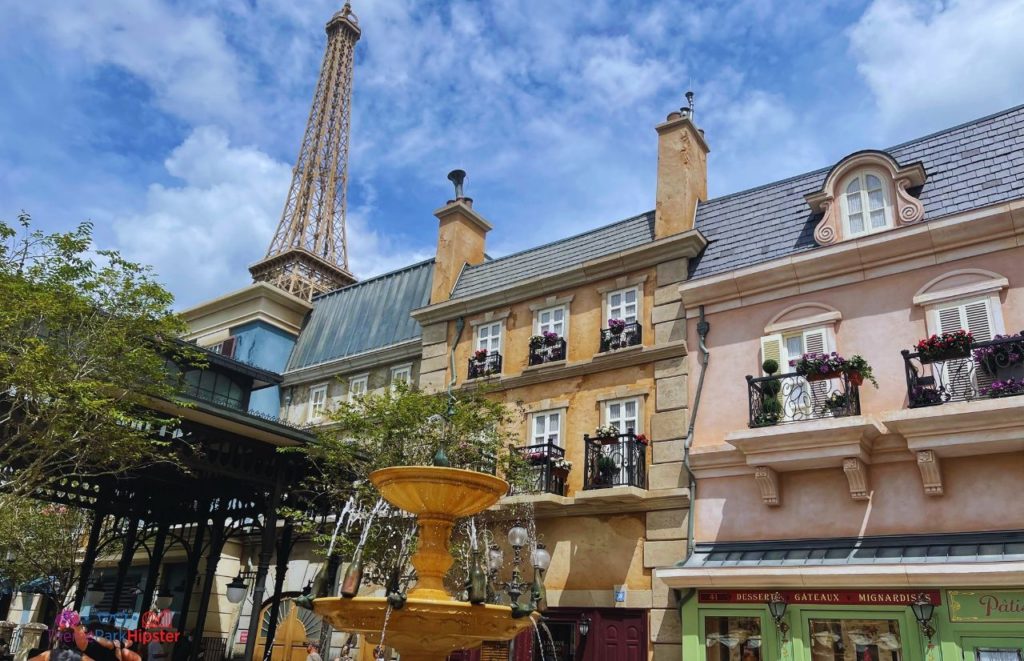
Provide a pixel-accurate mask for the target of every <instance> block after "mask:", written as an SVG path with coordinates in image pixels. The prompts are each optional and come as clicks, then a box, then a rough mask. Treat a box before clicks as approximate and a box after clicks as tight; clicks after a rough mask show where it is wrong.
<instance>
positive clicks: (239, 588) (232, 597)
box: [227, 572, 249, 604]
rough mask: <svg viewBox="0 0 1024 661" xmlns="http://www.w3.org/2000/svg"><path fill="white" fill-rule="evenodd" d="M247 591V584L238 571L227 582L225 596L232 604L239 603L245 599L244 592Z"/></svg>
mask: <svg viewBox="0 0 1024 661" xmlns="http://www.w3.org/2000/svg"><path fill="white" fill-rule="evenodd" d="M248 591H249V584H248V583H246V582H245V579H244V578H242V573H241V572H239V573H238V576H235V577H234V578H233V579H231V582H230V583H228V588H227V598H228V601H230V602H231V603H233V604H240V603H242V600H243V599H245V593H246V592H248Z"/></svg>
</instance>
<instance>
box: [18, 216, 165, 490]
mask: <svg viewBox="0 0 1024 661" xmlns="http://www.w3.org/2000/svg"><path fill="white" fill-rule="evenodd" d="M172 301H173V297H172V296H171V294H170V293H169V292H168V291H167V290H166V289H164V288H163V287H162V286H161V285H160V284H158V283H157V282H156V280H155V279H154V277H153V274H152V272H151V270H150V269H149V268H148V267H145V266H143V265H141V264H137V263H134V262H131V261H128V260H126V259H124V258H123V257H122V256H121V255H120V254H118V253H117V252H115V251H111V250H97V249H96V248H95V246H94V243H93V237H92V226H91V225H90V224H89V223H83V224H81V225H79V226H78V227H77V228H75V229H74V230H72V231H70V232H65V233H53V234H48V233H44V232H42V231H40V230H38V229H35V228H33V227H32V223H31V220H30V219H29V217H28V216H27V215H24V214H23V215H21V216H20V217H19V219H18V223H17V225H15V226H11V225H9V224H7V223H4V222H3V221H0V302H2V304H0V486H2V487H3V490H4V492H5V493H7V494H11V493H14V494H31V493H36V492H38V490H39V489H40V488H44V487H45V488H54V487H56V486H58V485H59V483H60V481H61V480H69V479H71V478H72V476H76V477H77V478H78V479H83V478H89V477H95V476H98V475H108V474H117V473H120V472H122V471H124V470H125V469H127V468H137V467H139V466H144V465H146V464H147V463H151V462H156V461H166V460H168V457H169V454H168V453H167V452H165V451H164V450H165V449H166V443H165V442H164V441H162V440H160V438H159V437H158V436H157V435H154V434H153V433H151V430H153V429H158V428H159V427H160V426H161V425H164V424H167V423H168V422H169V421H168V420H166V419H165V418H164V417H161V416H159V415H157V414H156V413H154V412H153V411H151V410H149V409H147V408H146V407H145V403H146V402H147V401H148V399H147V398H151V397H156V398H162V399H173V397H174V395H175V392H176V386H175V384H174V383H172V382H171V380H169V379H168V378H167V372H166V361H167V360H168V357H174V356H176V355H178V354H179V353H180V352H181V351H182V349H181V348H180V347H181V345H180V343H178V342H176V341H175V340H174V338H176V337H177V336H178V335H179V334H180V333H181V332H182V331H183V330H184V324H183V322H182V320H181V319H180V318H179V317H178V316H177V315H175V314H174V313H173V311H172V310H171V304H172ZM179 357H180V356H179ZM0 505H2V503H0Z"/></svg>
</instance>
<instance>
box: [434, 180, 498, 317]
mask: <svg viewBox="0 0 1024 661" xmlns="http://www.w3.org/2000/svg"><path fill="white" fill-rule="evenodd" d="M465 178H466V173H465V172H463V171H462V170H452V171H451V172H450V173H449V174H448V179H449V180H450V181H451V182H452V183H453V184H455V199H454V200H448V204H446V205H445V206H443V207H441V208H440V209H438V210H437V211H435V212H434V215H435V216H437V219H438V220H439V221H440V226H439V228H438V232H437V259H436V260H435V261H434V283H433V286H432V288H431V290H430V303H431V304H434V303H442V302H444V301H447V300H448V299H449V298H451V292H452V287H454V286H455V282H456V281H457V280H458V279H459V274H460V273H461V272H462V268H463V267H464V266H465V265H467V264H468V265H470V266H472V265H474V264H480V263H481V262H483V261H484V245H485V242H486V239H487V232H489V231H490V230H491V224H490V223H489V222H487V221H486V220H485V219H484V218H483V216H481V215H480V214H478V213H477V212H475V211H473V199H472V198H469V197H466V196H465V195H463V194H462V182H463V180H465Z"/></svg>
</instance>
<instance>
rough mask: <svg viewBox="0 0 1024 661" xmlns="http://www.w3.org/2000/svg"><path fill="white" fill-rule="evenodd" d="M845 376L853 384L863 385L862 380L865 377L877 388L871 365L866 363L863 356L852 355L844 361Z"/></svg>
mask: <svg viewBox="0 0 1024 661" xmlns="http://www.w3.org/2000/svg"><path fill="white" fill-rule="evenodd" d="M846 376H847V377H848V378H849V379H850V383H852V384H853V385H855V386H862V385H864V380H865V379H867V380H868V381H870V382H871V385H873V386H874V387H875V388H878V381H876V380H875V374H874V372H873V371H872V369H871V365H868V361H866V360H864V358H863V356H860V355H854V356H853V357H851V358H850V359H849V360H848V361H846Z"/></svg>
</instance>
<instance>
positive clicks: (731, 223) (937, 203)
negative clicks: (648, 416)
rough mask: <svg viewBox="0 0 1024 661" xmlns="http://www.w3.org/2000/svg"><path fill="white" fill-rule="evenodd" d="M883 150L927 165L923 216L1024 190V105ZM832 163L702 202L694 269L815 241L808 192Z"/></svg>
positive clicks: (705, 271)
mask: <svg viewBox="0 0 1024 661" xmlns="http://www.w3.org/2000/svg"><path fill="white" fill-rule="evenodd" d="M883 151H885V152H886V153H888V154H889V155H891V156H892V157H893V158H895V159H896V161H897V162H898V163H899V164H900V165H909V164H911V163H915V162H917V161H920V162H921V163H922V165H924V170H925V175H926V179H925V183H924V186H923V187H922V188H921V191H920V193H918V199H920V200H921V202H922V203H923V204H924V218H925V221H926V222H927V221H928V220H934V219H936V218H941V217H942V216H948V215H950V214H953V213H958V212H961V211H966V210H969V209H975V208H978V207H983V206H988V205H990V204H996V203H998V202H1005V201H1007V200H1012V199H1016V198H1020V197H1024V106H1018V107H1016V108H1011V109H1010V110H1005V111H1003V112H1000V113H997V114H995V115H990V116H988V117H983V118H981V119H977V120H974V121H971V122H968V123H966V124H961V125H960V126H955V127H953V128H949V129H945V130H943V131H939V132H938V133H933V134H932V135H929V136H925V137H923V138H918V139H916V140H912V141H910V142H905V143H903V144H901V145H898V146H896V147H891V148H889V149H885V150H883ZM830 169H831V167H829V168H824V169H821V170H817V171H815V172H810V173H807V174H803V175H799V176H797V177H792V178H790V179H785V180H783V181H779V182H775V183H773V184H768V185H766V186H761V187H759V188H754V189H751V190H748V191H743V192H741V193H734V194H732V195H726V196H724V197H720V198H716V199H713V200H708V201H707V202H704V203H703V204H701V205H700V206H699V207H698V211H697V224H696V227H697V229H699V230H700V231H701V232H702V233H703V234H704V236H705V238H707V240H708V247H707V248H706V249H705V251H704V254H703V255H701V257H700V259H699V260H694V261H693V262H692V263H691V264H690V277H691V278H701V277H704V276H708V275H713V274H715V273H721V272H723V271H729V270H732V269H737V268H742V267H744V266H751V265H753V264H758V263H761V262H766V261H769V260H772V259H775V258H777V257H784V256H786V255H791V254H795V253H799V252H803V251H806V250H812V249H814V248H816V247H818V246H817V244H816V243H815V242H814V226H815V225H817V223H818V221H819V220H820V219H821V215H820V214H813V213H811V209H810V206H808V204H807V202H806V200H804V195H806V194H808V193H813V192H814V191H817V190H820V189H821V187H822V185H823V184H824V182H825V177H826V176H827V175H828V173H829V170H830ZM911 192H913V191H911Z"/></svg>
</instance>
